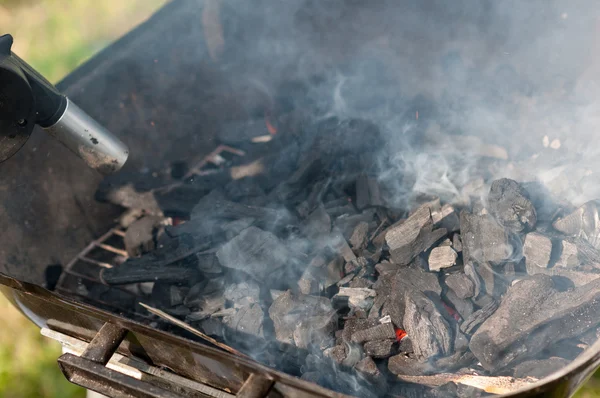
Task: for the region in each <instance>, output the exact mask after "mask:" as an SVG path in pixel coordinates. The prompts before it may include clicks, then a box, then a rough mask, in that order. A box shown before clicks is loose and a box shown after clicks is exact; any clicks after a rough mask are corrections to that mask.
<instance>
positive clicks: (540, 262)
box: [523, 232, 552, 275]
mask: <svg viewBox="0 0 600 398" xmlns="http://www.w3.org/2000/svg"><path fill="white" fill-rule="evenodd" d="M551 254H552V241H551V240H550V238H548V237H546V236H544V235H542V234H540V233H537V232H530V233H528V234H527V235H525V240H524V241H523V256H525V264H526V267H527V273H528V274H529V275H533V274H536V273H538V269H539V268H547V267H548V265H549V264H550V256H551Z"/></svg>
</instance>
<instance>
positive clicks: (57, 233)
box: [0, 0, 600, 397]
mask: <svg viewBox="0 0 600 398" xmlns="http://www.w3.org/2000/svg"><path fill="white" fill-rule="evenodd" d="M374 3H377V5H372V6H365V8H369V7H376V6H383V5H385V4H386V3H387V2H385V1H379V2H374ZM427 3H431V5H433V3H435V2H427ZM288 6H289V5H287V4H271V3H269V2H267V1H264V2H263V1H259V2H256V4H255V5H254V6H253V7H248V6H241V2H238V1H235V0H231V1H227V0H226V1H216V0H214V1H213V0H205V1H199V0H174V1H172V2H170V3H169V4H167V5H166V6H165V7H164V8H163V9H161V10H160V11H158V12H157V13H156V14H155V15H154V16H153V17H151V18H150V19H149V20H148V21H147V22H145V23H144V24H142V25H141V26H139V27H138V28H136V29H135V30H133V31H132V32H130V33H129V34H127V35H126V36H125V37H123V38H121V39H120V40H119V41H117V42H116V43H114V44H112V45H111V46H109V47H108V48H107V49H105V50H104V51H102V52H101V53H100V54H98V55H97V56H95V57H94V58H93V59H91V60H90V61H88V62H87V63H85V64H84V65H83V66H81V67H80V68H78V69H77V70H76V71H74V72H73V73H71V74H70V75H69V76H68V77H67V78H65V79H64V80H63V81H62V82H61V83H60V84H59V85H58V88H59V89H60V90H61V91H62V92H64V93H65V94H66V95H68V96H69V98H72V99H73V100H74V101H76V102H77V103H78V104H79V105H80V106H81V108H83V109H85V110H86V111H87V112H88V113H89V114H90V115H91V116H92V117H93V118H95V119H96V120H98V121H99V122H101V123H102V124H103V125H104V126H106V127H107V128H108V130H110V131H112V132H113V133H115V135H117V136H118V137H120V138H121V139H123V141H125V143H126V144H127V145H128V146H129V148H130V151H131V153H130V156H129V160H128V163H127V164H126V165H125V166H124V168H123V171H124V172H127V170H139V169H144V168H152V167H153V166H160V165H164V164H169V163H172V162H176V161H178V160H180V159H193V160H194V161H193V162H192V163H191V164H192V167H191V168H190V170H189V171H188V173H190V174H189V175H202V173H203V171H204V170H205V169H206V168H207V167H208V165H209V163H211V162H210V160H211V159H214V158H215V157H216V156H230V157H236V156H242V155H243V152H240V151H239V150H237V149H236V148H232V147H230V146H227V145H222V144H221V143H220V142H219V141H218V139H217V138H216V133H217V131H219V129H220V128H221V127H222V126H223V124H224V123H226V122H228V121H230V120H235V119H236V118H241V117H243V115H246V114H247V113H248V109H247V105H248V102H249V100H248V99H255V98H263V97H264V95H265V92H267V93H268V92H269V91H270V88H272V87H274V86H276V85H278V84H279V83H280V82H281V81H282V80H283V79H284V78H285V75H286V73H288V71H289V70H295V72H296V73H297V72H298V71H300V73H307V74H309V71H310V70H311V68H313V67H315V66H314V65H311V64H310V63H309V62H308V61H307V59H309V58H310V57H300V55H301V54H303V55H306V54H305V51H306V49H307V48H311V49H312V51H314V54H312V55H318V56H319V57H317V58H319V59H321V60H322V62H323V63H324V64H328V63H331V64H333V63H339V62H344V60H346V59H347V57H348V53H349V52H350V51H351V49H352V47H353V46H354V45H355V44H356V43H352V42H346V41H345V40H344V39H345V37H346V36H347V35H349V34H350V33H351V31H352V29H354V28H355V27H354V28H353V27H345V26H339V27H337V28H334V27H332V26H329V23H328V22H327V21H328V18H330V17H331V18H333V16H329V15H324V14H325V13H326V12H327V10H330V9H335V7H331V8H329V7H328V8H323V9H320V8H319V6H318V5H317V4H315V3H311V2H306V4H305V5H304V7H305V8H307V9H310V8H311V7H312V9H313V10H316V11H318V12H320V13H321V14H318V13H317V17H315V18H314V20H310V19H307V22H305V24H306V25H305V29H306V31H307V33H308V34H307V35H306V36H305V37H295V36H294V32H293V31H292V30H291V29H290V30H285V29H282V25H283V26H285V17H286V16H288V17H289V16H290V15H289V14H290V13H289V12H286V11H285V10H286V8H287V7H288ZM438 6H439V5H438ZM340 7H341V5H340ZM415 7H416V8H417V9H418V7H417V6H415ZM242 10H243V12H242ZM274 15H276V16H280V17H281V18H283V19H284V21H283V22H282V21H281V20H278V19H277V18H273V17H272V16H274ZM296 17H297V15H296ZM343 17H345V18H349V20H351V18H352V15H351V14H349V15H345V16H343ZM455 17H457V18H459V19H460V18H466V19H468V17H465V16H464V15H462V14H460V13H458V14H456V15H455ZM367 18H368V16H367ZM367 22H368V23H372V22H373V21H370V20H367ZM464 22H465V23H466V22H473V21H464ZM475 22H476V23H478V24H486V21H485V20H483V21H481V20H478V21H475ZM433 23H435V21H434V22H433ZM581 29H584V28H583V27H582V28H581ZM320 32H321V33H323V34H321V33H320ZM368 33H371V37H370V36H369V34H366V35H363V36H362V37H361V40H363V41H365V42H366V41H369V40H372V39H374V38H375V37H376V36H377V35H376V33H377V32H376V29H373V30H372V31H370V32H368ZM415 40H419V38H415ZM282 43H294V44H295V45H294V46H290V47H289V48H284V47H286V46H285V45H283V47H282ZM309 44H310V45H309ZM421 45H423V46H428V45H431V46H435V43H428V42H426V40H425V42H423V43H421ZM331 48H335V49H336V52H333V51H329V50H330V49H331ZM269 51H270V54H271V57H272V62H270V63H267V62H265V59H264V57H265V53H269ZM573 51H575V50H573ZM573 51H572V52H573ZM407 52H408V53H410V52H411V50H408V51H407ZM413 55H414V54H408V56H413ZM577 55H578V54H575V53H573V56H577ZM302 62H307V64H306V65H305V64H302ZM265 65H267V66H265ZM317 67H322V65H320V66H317ZM582 68H583V67H582ZM561 72H563V73H565V74H569V73H570V74H572V75H577V74H578V73H579V72H580V71H579V70H577V71H571V70H562V71H561ZM256 82H261V83H260V84H259V83H256ZM264 82H266V83H264ZM240 99H243V100H240ZM425 116H426V115H425V112H422V113H421V118H423V117H425ZM418 118H419V114H418V113H417V119H418ZM2 168H3V170H2V173H1V176H0V178H1V179H2V183H1V186H2V187H3V195H2V199H1V203H2V206H3V207H2V209H3V212H2V214H3V216H2V217H0V225H1V227H2V230H3V231H4V232H3V234H2V238H3V239H2V243H1V246H0V248H1V250H0V264H1V265H0V271H1V274H0V283H1V284H2V290H3V293H4V294H5V295H6V296H7V297H8V298H9V299H10V300H11V302H12V303H13V304H14V305H15V306H16V307H17V308H18V309H20V310H21V311H22V312H23V313H24V314H25V315H26V316H27V317H29V318H30V319H31V320H32V321H33V322H34V323H36V324H37V325H38V326H39V327H40V328H42V333H43V334H44V335H45V336H48V337H50V338H53V339H55V340H58V341H59V342H60V343H61V344H62V345H63V347H64V349H65V354H63V355H62V356H61V357H60V358H58V363H59V366H60V367H61V369H62V371H63V373H64V374H65V376H66V377H67V379H68V380H69V381H71V382H73V383H75V384H78V385H81V386H83V387H85V388H88V389H91V390H95V391H98V392H100V393H102V394H106V395H108V396H115V397H116V396H131V397H178V396H194V397H196V396H198V397H204V396H212V397H229V396H238V397H263V396H270V397H275V396H285V397H288V396H289V397H303V396H306V397H309V396H323V397H335V396H344V395H343V394H340V393H337V392H334V391H332V390H328V389H326V388H324V387H321V386H319V385H317V384H315V383H311V382H309V381H306V380H301V379H299V378H296V377H293V376H290V375H288V374H286V373H284V372H282V371H278V370H274V369H272V368H269V367H267V366H264V365H262V364H260V363H258V362H256V361H254V360H252V359H250V358H248V357H246V356H240V355H238V354H237V353H236V352H231V351H229V352H228V351H227V350H226V349H223V347H220V345H219V344H218V342H217V343H216V344H210V343H208V342H206V340H204V339H200V338H199V337H198V336H197V335H195V334H194V333H193V331H190V330H182V329H177V334H175V333H170V332H167V331H162V330H159V329H157V328H154V327H152V325H153V324H152V321H153V319H154V318H152V317H151V316H150V314H149V313H148V312H144V311H133V312H132V310H131V309H132V308H134V306H132V305H130V304H127V303H131V302H133V303H135V296H133V295H132V293H131V292H129V291H128V290H127V289H125V288H123V289H121V288H111V289H108V290H107V291H106V294H107V295H109V296H110V299H108V300H106V301H103V300H99V299H90V297H89V295H87V294H86V293H85V292H84V291H83V290H85V289H92V288H97V289H100V290H102V289H107V288H106V286H105V284H104V283H103V280H102V276H101V274H102V270H103V269H106V268H110V267H113V266H115V261H117V260H116V257H117V256H121V257H127V252H126V251H125V249H124V244H123V238H124V235H125V233H124V231H123V229H122V228H121V227H120V226H119V225H118V224H117V223H116V222H115V220H117V219H118V217H119V216H120V215H121V213H122V211H123V210H122V209H121V208H118V207H117V206H114V205H110V204H102V203H98V202H96V201H95V199H94V195H95V193H96V190H97V187H98V184H99V183H100V182H101V176H99V175H97V174H96V173H95V172H94V171H92V170H88V169H86V168H83V167H81V164H80V161H79V160H78V159H77V158H75V157H74V156H72V155H71V154H70V153H69V152H68V150H67V149H66V148H64V147H62V146H61V145H60V144H59V143H57V142H56V141H54V140H52V139H50V138H48V137H47V136H46V135H44V134H43V133H42V132H41V131H35V132H34V134H33V135H32V137H31V138H30V140H29V141H28V142H27V143H26V144H25V146H24V147H23V149H22V150H21V151H20V152H18V153H17V154H16V155H14V157H13V158H12V159H11V160H10V161H9V162H6V163H4V164H3V165H2ZM61 265H62V266H61ZM81 280H85V281H86V285H85V287H82V284H81ZM82 289H83V290H82ZM115 303H122V304H123V305H122V306H120V305H118V304H117V305H116V304H115ZM599 365H600V342H596V343H595V344H594V345H593V346H591V347H589V348H588V349H587V350H586V351H585V352H584V353H583V354H581V355H580V356H579V357H578V358H577V359H576V360H575V361H573V362H572V363H571V364H570V365H568V366H567V367H565V368H563V369H561V370H559V371H557V372H555V373H553V374H552V375H551V376H549V377H547V378H545V379H543V380H541V381H539V382H537V383H535V384H532V385H530V386H528V387H525V388H523V389H521V390H519V391H517V392H514V393H511V394H507V395H506V396H519V397H534V396H539V397H549V396H552V397H567V396H570V395H571V394H572V393H573V392H574V391H575V390H576V389H577V388H578V387H579V386H581V385H582V384H583V383H584V382H585V381H586V380H587V379H588V378H589V376H590V375H591V374H592V373H593V372H594V371H595V369H596V368H597V367H598V366H599Z"/></svg>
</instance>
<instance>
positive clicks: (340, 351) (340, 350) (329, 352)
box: [323, 344, 346, 364]
mask: <svg viewBox="0 0 600 398" xmlns="http://www.w3.org/2000/svg"><path fill="white" fill-rule="evenodd" d="M323 355H325V356H326V357H329V358H331V359H333V360H334V361H335V362H336V363H338V364H341V363H342V362H343V361H344V360H345V359H346V347H345V346H344V345H343V344H342V345H336V346H335V347H331V348H328V349H326V350H325V351H323Z"/></svg>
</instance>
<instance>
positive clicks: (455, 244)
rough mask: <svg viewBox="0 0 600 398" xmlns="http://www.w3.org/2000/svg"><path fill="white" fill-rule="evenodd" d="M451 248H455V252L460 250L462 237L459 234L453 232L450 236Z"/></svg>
mask: <svg viewBox="0 0 600 398" xmlns="http://www.w3.org/2000/svg"><path fill="white" fill-rule="evenodd" d="M452 248H453V249H454V250H456V252H457V253H460V252H462V239H461V237H460V234H454V236H453V237H452Z"/></svg>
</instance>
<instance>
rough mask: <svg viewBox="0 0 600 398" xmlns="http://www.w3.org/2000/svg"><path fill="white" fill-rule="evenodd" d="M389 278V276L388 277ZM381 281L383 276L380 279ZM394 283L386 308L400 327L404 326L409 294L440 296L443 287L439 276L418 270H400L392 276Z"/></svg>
mask: <svg viewBox="0 0 600 398" xmlns="http://www.w3.org/2000/svg"><path fill="white" fill-rule="evenodd" d="M386 276H387V275H386ZM379 279H381V276H380V277H379ZM391 279H392V283H391V288H390V293H389V296H388V300H387V302H386V304H385V308H386V310H387V311H388V314H389V315H390V316H391V317H392V322H394V324H395V325H396V326H398V327H401V326H402V325H403V319H404V310H405V307H406V302H405V299H406V293H407V292H422V293H426V294H435V295H437V296H440V294H441V293H442V287H441V286H440V282H439V281H438V278H437V275H436V274H432V273H430V272H425V271H423V270H422V269H418V268H400V269H399V270H398V271H397V272H396V274H394V275H393V276H392V278H391Z"/></svg>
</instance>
